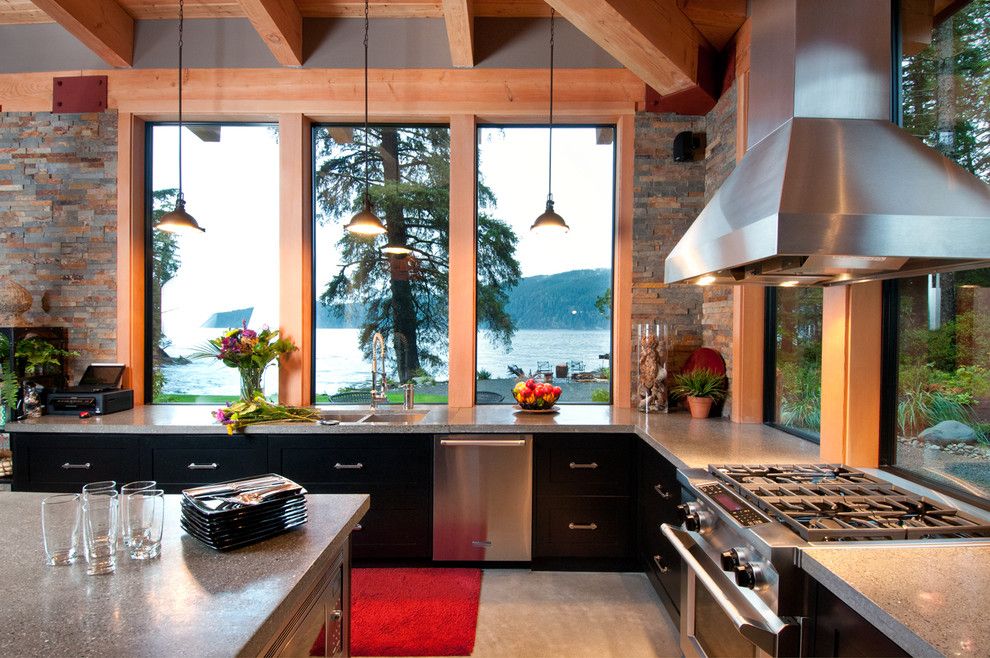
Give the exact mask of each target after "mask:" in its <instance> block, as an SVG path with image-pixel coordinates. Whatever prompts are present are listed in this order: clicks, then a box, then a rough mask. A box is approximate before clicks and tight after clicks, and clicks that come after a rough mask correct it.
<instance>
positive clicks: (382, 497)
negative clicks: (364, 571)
mask: <svg viewBox="0 0 990 658" xmlns="http://www.w3.org/2000/svg"><path fill="white" fill-rule="evenodd" d="M268 445H269V452H268V461H269V464H270V465H271V468H272V470H273V471H275V472H278V473H281V474H282V475H285V476H286V477H289V478H292V479H293V480H295V481H297V482H299V483H300V484H302V485H303V486H304V487H306V489H307V490H309V491H310V492H312V493H366V494H369V495H370V496H371V509H370V510H369V511H368V513H367V514H366V515H365V517H364V518H363V519H362V520H361V525H360V528H359V529H356V530H355V531H354V533H353V534H352V535H351V542H352V543H351V546H352V555H353V558H354V559H355V560H358V561H360V560H429V559H430V558H431V556H432V553H433V526H432V524H433V459H432V450H433V447H432V437H431V436H426V435H406V434H389V435H374V434H362V435H333V436H320V437H319V438H318V439H314V437H313V436H310V435H307V436H292V435H279V436H274V435H273V436H271V437H270V438H269V443H268Z"/></svg>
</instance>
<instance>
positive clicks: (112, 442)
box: [12, 434, 142, 491]
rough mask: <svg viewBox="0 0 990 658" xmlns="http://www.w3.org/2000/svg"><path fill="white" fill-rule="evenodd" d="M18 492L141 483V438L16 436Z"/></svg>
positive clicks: (14, 449) (67, 435) (15, 453)
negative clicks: (100, 482)
mask: <svg viewBox="0 0 990 658" xmlns="http://www.w3.org/2000/svg"><path fill="white" fill-rule="evenodd" d="M13 452H14V463H15V465H16V468H15V469H14V483H13V487H12V488H13V490H14V491H78V490H79V489H80V487H82V485H84V484H86V483H87V482H95V481H98V480H116V481H117V482H120V483H123V482H131V481H133V480H139V479H141V476H142V472H141V439H140V437H121V436H105V435H103V436H101V435H96V436H93V435H73V434H58V435H48V434H15V435H14V438H13Z"/></svg>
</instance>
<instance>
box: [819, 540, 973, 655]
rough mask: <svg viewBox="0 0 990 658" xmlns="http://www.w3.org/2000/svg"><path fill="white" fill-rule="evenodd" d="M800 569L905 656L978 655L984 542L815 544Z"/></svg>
mask: <svg viewBox="0 0 990 658" xmlns="http://www.w3.org/2000/svg"><path fill="white" fill-rule="evenodd" d="M800 562H801V568H803V569H804V570H805V571H806V572H807V573H808V574H809V575H810V576H812V577H813V578H814V579H815V580H817V581H818V582H820V583H821V584H822V585H824V586H825V587H827V588H828V589H829V590H830V591H831V592H832V593H833V594H835V595H836V596H837V597H839V599H841V600H842V601H844V602H845V603H846V604H847V605H849V606H850V607H851V608H853V609H854V610H856V611H857V612H858V613H859V614H861V615H863V617H865V618H866V620H867V621H869V622H870V623H871V624H873V625H874V626H876V627H877V628H878V629H879V630H880V631H881V632H883V633H884V634H885V635H886V636H887V637H889V638H890V639H891V640H893V641H894V642H896V643H897V644H898V645H900V647H901V648H902V649H904V650H905V651H906V652H907V653H908V654H910V655H912V656H985V655H987V647H990V626H988V625H987V623H986V613H985V606H984V605H983V601H984V599H985V598H986V593H987V590H988V589H990V567H988V565H990V543H982V544H975V545H968V546H966V545H946V544H942V545H928V546H919V545H912V546H896V547H882V548H881V547H873V546H861V545H855V546H850V545H848V544H846V545H843V546H836V547H821V548H811V549H804V550H802V551H801V557H800Z"/></svg>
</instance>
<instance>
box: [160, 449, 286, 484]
mask: <svg viewBox="0 0 990 658" xmlns="http://www.w3.org/2000/svg"><path fill="white" fill-rule="evenodd" d="M150 463H151V471H152V478H153V479H154V480H157V481H158V485H159V486H160V487H162V488H163V489H165V491H166V492H167V493H177V492H178V491H180V490H181V489H185V488H187V487H191V486H194V485H197V484H209V483H213V482H224V481H226V480H233V479H236V478H242V477H250V476H252V475H263V474H265V473H268V472H270V471H269V468H268V447H267V442H266V439H265V438H264V437H259V436H242V435H238V436H235V437H223V438H218V437H213V436H203V437H189V436H178V437H165V436H161V437H155V444H154V445H153V446H152V447H151V448H150Z"/></svg>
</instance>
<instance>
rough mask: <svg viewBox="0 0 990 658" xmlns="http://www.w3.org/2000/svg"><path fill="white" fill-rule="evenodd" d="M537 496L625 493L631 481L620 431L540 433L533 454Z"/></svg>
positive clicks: (629, 459)
mask: <svg viewBox="0 0 990 658" xmlns="http://www.w3.org/2000/svg"><path fill="white" fill-rule="evenodd" d="M533 463H534V469H535V472H536V487H535V489H536V495H537V496H628V495H630V494H631V492H632V491H631V484H632V481H633V474H634V471H633V468H632V455H631V454H630V437H629V436H627V435H624V434H592V435H541V436H538V437H536V443H535V449H534V454H533Z"/></svg>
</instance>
